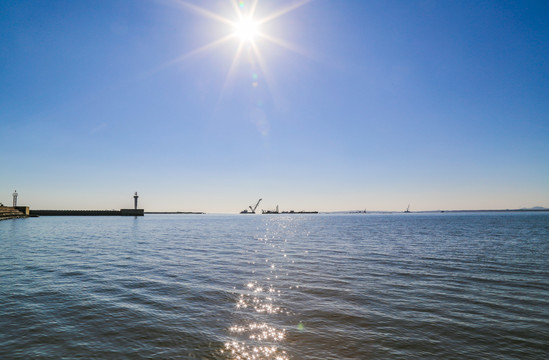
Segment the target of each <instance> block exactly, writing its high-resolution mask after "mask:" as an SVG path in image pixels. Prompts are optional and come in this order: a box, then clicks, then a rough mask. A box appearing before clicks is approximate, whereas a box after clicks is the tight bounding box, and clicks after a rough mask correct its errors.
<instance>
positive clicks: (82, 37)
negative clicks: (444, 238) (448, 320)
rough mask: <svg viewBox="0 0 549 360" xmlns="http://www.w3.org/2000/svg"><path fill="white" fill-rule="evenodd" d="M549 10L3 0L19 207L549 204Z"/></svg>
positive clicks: (7, 105)
mask: <svg viewBox="0 0 549 360" xmlns="http://www.w3.org/2000/svg"><path fill="white" fill-rule="evenodd" d="M547 24H549V4H547V3H546V2H542V1H521V2H505V3H499V2H484V1H459V2H458V1H445V2H438V1H428V0H424V1H350V2H336V1H327V0H316V1H315V0H312V1H292V0H280V1H276V2H274V1H221V0H212V1H208V2H204V1H190V0H189V1H177V0H136V1H128V0H112V1H108V2H107V1H86V2H82V1H79V2H69V1H56V0H52V1H47V2H44V1H32V0H30V1H4V2H2V3H1V4H0V31H1V32H0V33H1V34H2V35H1V37H2V41H1V42H0V78H1V79H2V81H1V82H0V94H1V96H0V142H1V144H2V148H3V150H2V151H1V152H0V164H1V165H2V166H1V170H0V174H1V176H0V202H2V203H4V204H6V205H7V204H10V203H11V193H12V192H13V190H14V189H17V191H18V193H19V194H20V197H19V203H20V204H22V205H28V206H31V208H34V209H86V208H87V209H110V208H116V209H118V208H124V207H131V206H132V201H133V200H132V195H133V193H134V192H135V191H137V192H138V193H139V195H140V207H143V208H145V209H146V211H204V212H216V213H217V212H221V213H236V212H239V211H241V210H243V209H245V208H247V207H248V206H249V205H252V204H254V203H255V202H256V201H257V200H258V199H259V198H263V202H262V203H261V205H260V207H259V208H264V209H272V208H274V207H275V206H276V205H279V206H280V209H281V210H295V211H300V210H319V211H341V210H363V209H367V210H381V211H384V210H393V211H402V210H404V209H406V207H407V206H408V204H411V209H412V210H415V211H419V210H437V209H448V210H450V209H452V210H459V209H472V210H474V209H512V208H523V207H535V206H544V207H549V186H548V184H549V155H548V154H549V116H548V115H549V80H548V79H549V60H548V59H549V50H548V49H549V26H548V25H547Z"/></svg>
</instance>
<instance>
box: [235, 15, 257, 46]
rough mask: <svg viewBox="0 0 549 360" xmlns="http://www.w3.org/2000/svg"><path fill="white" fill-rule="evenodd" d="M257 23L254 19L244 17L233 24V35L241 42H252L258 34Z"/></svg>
mask: <svg viewBox="0 0 549 360" xmlns="http://www.w3.org/2000/svg"><path fill="white" fill-rule="evenodd" d="M258 25H259V24H258V23H257V22H256V21H254V19H252V18H251V17H250V18H244V19H242V20H240V21H239V22H238V23H236V24H235V33H234V34H235V36H237V37H238V38H239V39H240V41H242V42H254V40H255V38H256V37H257V35H258Z"/></svg>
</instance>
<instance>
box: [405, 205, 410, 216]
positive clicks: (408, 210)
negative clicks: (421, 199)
mask: <svg viewBox="0 0 549 360" xmlns="http://www.w3.org/2000/svg"><path fill="white" fill-rule="evenodd" d="M404 213H406V214H408V213H410V204H408V207H407V208H406V211H404Z"/></svg>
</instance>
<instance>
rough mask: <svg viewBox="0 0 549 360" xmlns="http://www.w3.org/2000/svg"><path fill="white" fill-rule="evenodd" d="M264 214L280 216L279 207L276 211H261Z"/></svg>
mask: <svg viewBox="0 0 549 360" xmlns="http://www.w3.org/2000/svg"><path fill="white" fill-rule="evenodd" d="M261 213H262V214H280V212H278V205H277V206H276V210H261Z"/></svg>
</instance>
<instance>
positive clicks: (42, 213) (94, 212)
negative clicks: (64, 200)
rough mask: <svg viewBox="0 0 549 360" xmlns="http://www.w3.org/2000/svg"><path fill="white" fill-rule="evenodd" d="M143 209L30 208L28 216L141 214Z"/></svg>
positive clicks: (143, 212)
mask: <svg viewBox="0 0 549 360" xmlns="http://www.w3.org/2000/svg"><path fill="white" fill-rule="evenodd" d="M144 214H145V211H144V210H143V209H120V210H30V211H29V215H30V216H143V215H144Z"/></svg>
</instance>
